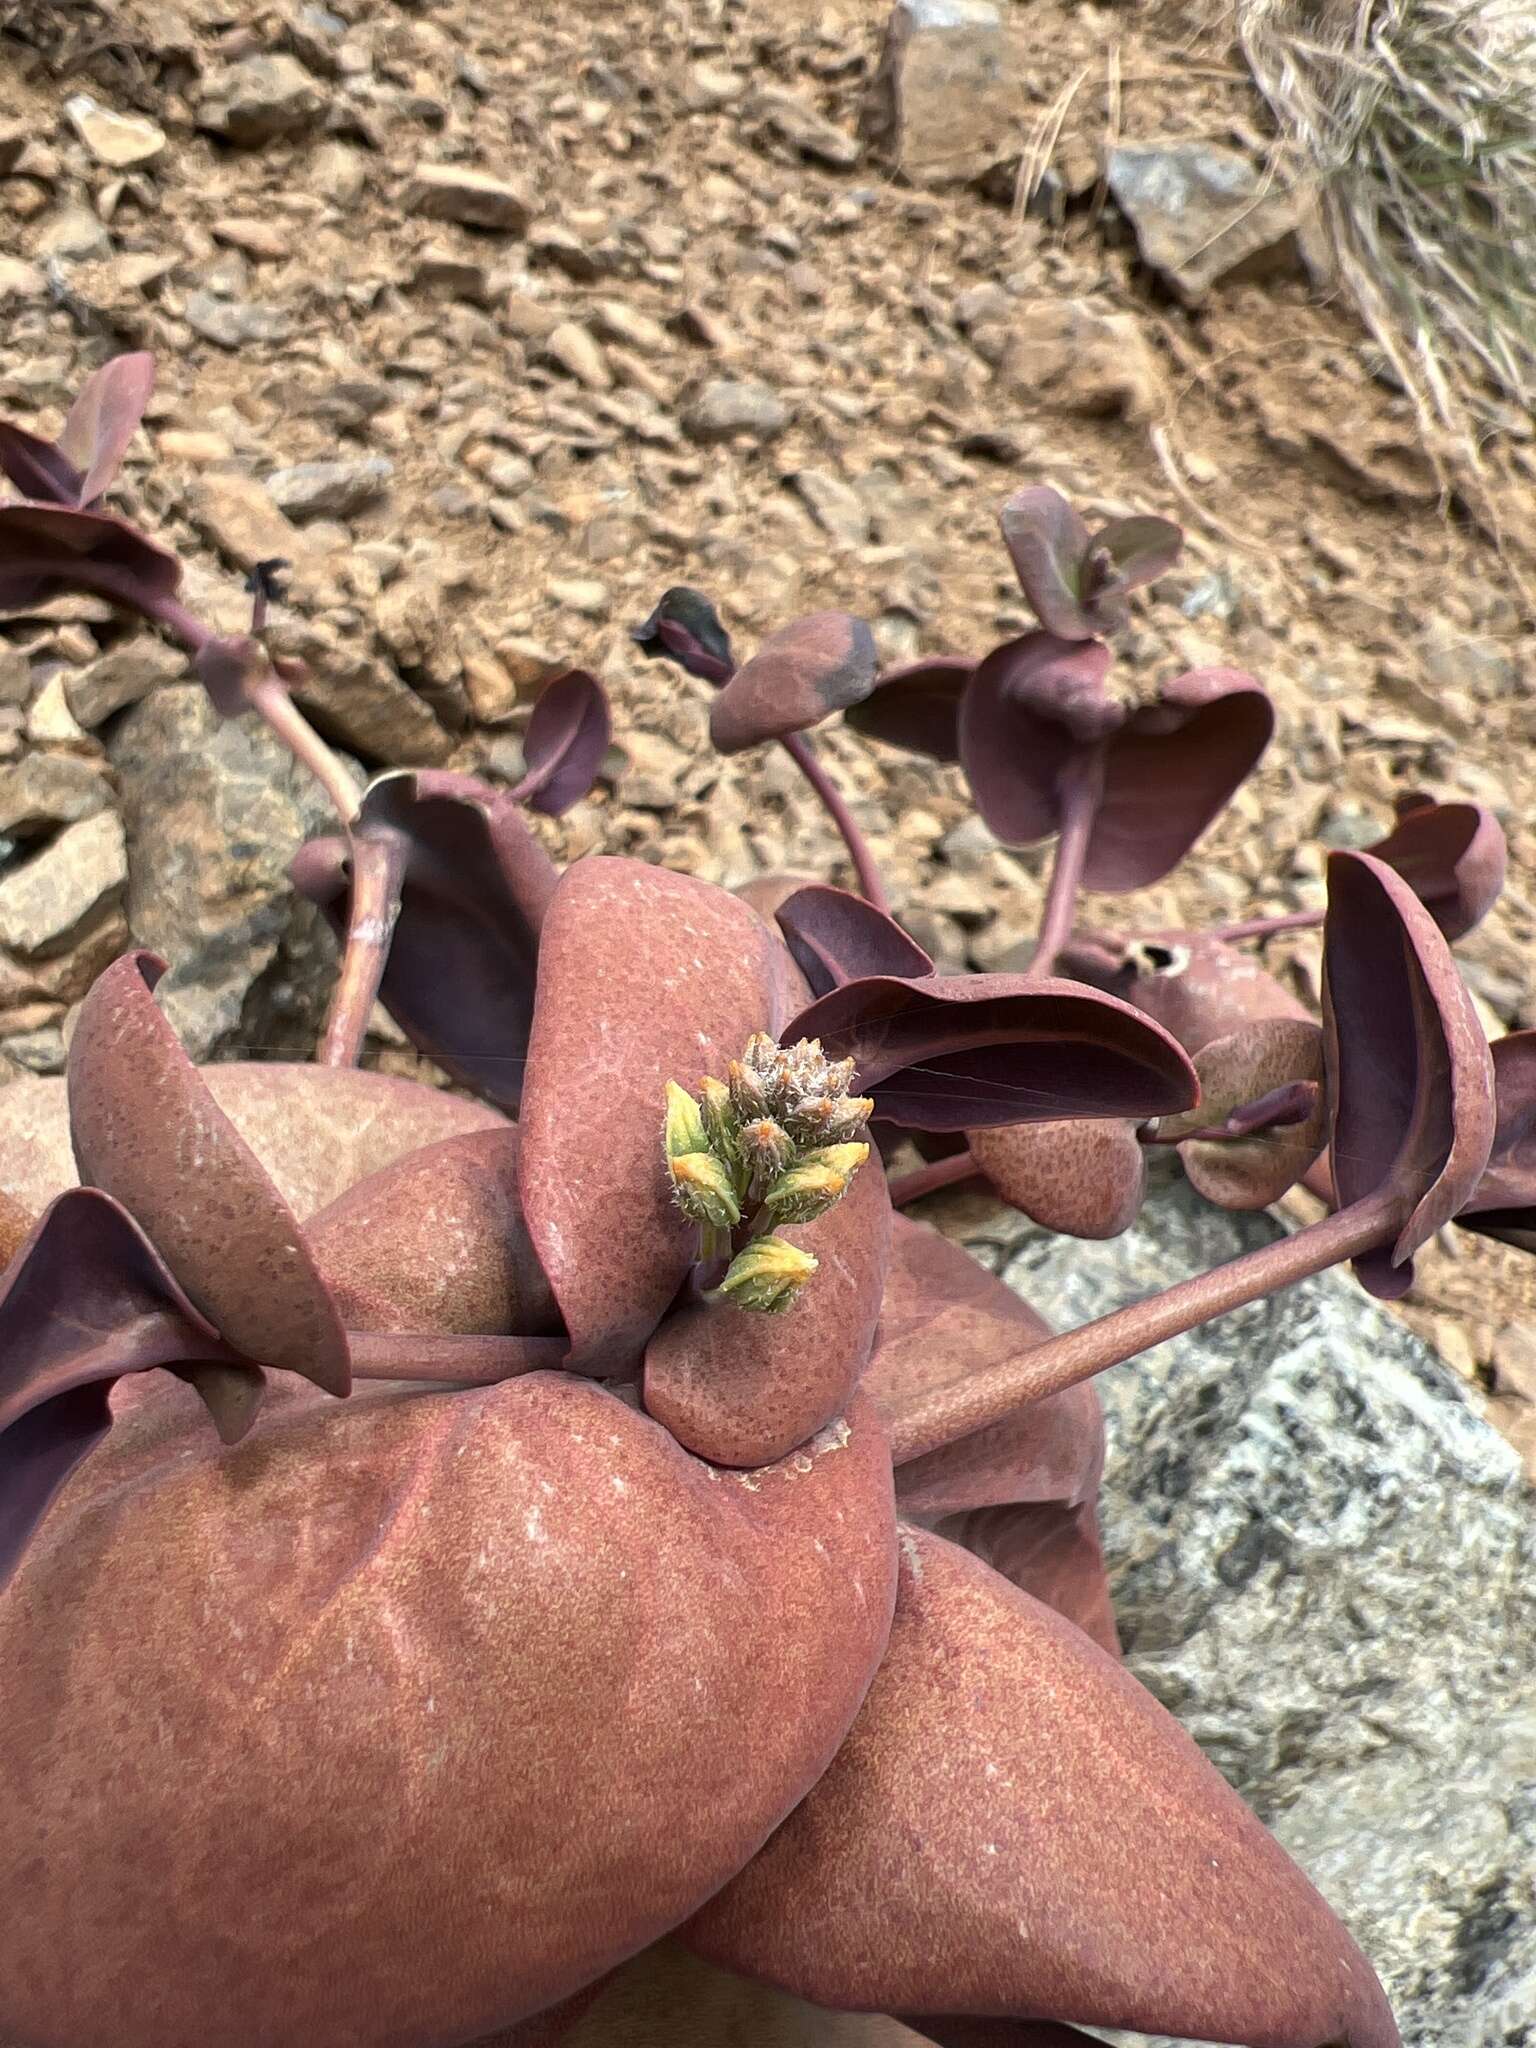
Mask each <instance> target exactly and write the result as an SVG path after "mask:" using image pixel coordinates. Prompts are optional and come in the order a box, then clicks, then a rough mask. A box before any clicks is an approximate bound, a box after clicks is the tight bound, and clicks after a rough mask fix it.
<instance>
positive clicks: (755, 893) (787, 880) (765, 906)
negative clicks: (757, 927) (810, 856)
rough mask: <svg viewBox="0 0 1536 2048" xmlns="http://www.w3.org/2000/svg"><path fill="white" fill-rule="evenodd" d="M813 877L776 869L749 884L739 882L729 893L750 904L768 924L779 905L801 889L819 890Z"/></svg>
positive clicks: (756, 876)
mask: <svg viewBox="0 0 1536 2048" xmlns="http://www.w3.org/2000/svg"><path fill="white" fill-rule="evenodd" d="M820 887H821V884H820V883H819V882H818V881H817V880H816V877H815V876H814V875H803V874H795V873H793V872H792V871H790V870H788V869H784V868H776V869H773V870H771V871H770V872H769V873H768V874H766V875H754V876H753V877H752V879H751V881H750V882H739V883H738V884H737V885H736V887H735V888H734V889H733V890H732V891H731V894H732V895H733V896H735V897H737V898H738V899H739V900H740V901H741V902H743V903H747V904H750V905H751V907H752V908H753V909H754V910H755V911H756V912H757V914H758V916H759V917H761V918H764V919H766V920H767V921H768V922H769V923H770V924H771V923H772V922H773V920H774V919H775V918H776V917H777V916H778V912H779V905H780V904H781V903H787V902H788V901H789V899H790V897H791V896H798V895H799V893H800V891H801V890H802V889H813V888H820Z"/></svg>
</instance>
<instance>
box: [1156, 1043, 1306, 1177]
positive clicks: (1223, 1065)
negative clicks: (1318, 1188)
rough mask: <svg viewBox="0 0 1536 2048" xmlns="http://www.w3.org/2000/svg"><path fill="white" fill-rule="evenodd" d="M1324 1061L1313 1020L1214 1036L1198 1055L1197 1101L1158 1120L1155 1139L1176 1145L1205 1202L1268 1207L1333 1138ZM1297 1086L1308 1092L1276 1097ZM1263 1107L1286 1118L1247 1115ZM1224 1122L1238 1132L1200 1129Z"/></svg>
mask: <svg viewBox="0 0 1536 2048" xmlns="http://www.w3.org/2000/svg"><path fill="white" fill-rule="evenodd" d="M1323 1067H1324V1061H1323V1034H1322V1032H1321V1030H1320V1029H1319V1027H1318V1026H1317V1025H1316V1024H1314V1023H1312V1022H1311V1021H1310V1019H1308V1020H1303V1019H1301V1018H1289V1017H1270V1018H1267V1019H1264V1020H1262V1021H1260V1022H1257V1023H1254V1024H1250V1025H1248V1026H1247V1027H1246V1028H1245V1029H1244V1030H1242V1031H1240V1032H1237V1033H1235V1034H1234V1035H1233V1036H1232V1037H1230V1038H1216V1039H1212V1040H1211V1042H1210V1044H1209V1045H1205V1046H1202V1047H1201V1049H1200V1051H1199V1052H1197V1053H1196V1055H1195V1072H1196V1073H1197V1074H1198V1075H1199V1077H1200V1100H1199V1102H1198V1103H1197V1104H1196V1106H1195V1107H1194V1108H1193V1109H1191V1110H1186V1111H1185V1113H1184V1115H1183V1116H1181V1117H1171V1118H1170V1119H1168V1121H1167V1122H1165V1123H1163V1124H1160V1125H1159V1127H1158V1138H1159V1140H1170V1139H1171V1140H1173V1141H1174V1142H1175V1143H1177V1144H1178V1147H1179V1158H1180V1160H1181V1161H1182V1162H1183V1166H1184V1171H1185V1173H1186V1174H1187V1175H1188V1176H1189V1179H1190V1181H1191V1183H1192V1185H1193V1186H1194V1187H1195V1188H1197V1189H1198V1190H1199V1192H1200V1193H1201V1194H1202V1195H1204V1197H1205V1199H1206V1200H1207V1201H1208V1202H1215V1203H1217V1204H1219V1206H1220V1207H1221V1208H1223V1209H1265V1208H1267V1207H1268V1206H1269V1204H1270V1203H1271V1202H1278V1201H1279V1199H1280V1197H1281V1196H1282V1195H1283V1194H1284V1193H1285V1191H1286V1189H1287V1188H1290V1187H1294V1186H1295V1184H1296V1182H1297V1181H1299V1180H1300V1179H1301V1177H1302V1175H1303V1174H1304V1173H1305V1172H1306V1171H1307V1169H1308V1168H1309V1167H1310V1166H1311V1165H1312V1163H1313V1162H1314V1160H1315V1159H1316V1158H1317V1156H1318V1154H1319V1153H1320V1152H1321V1151H1322V1149H1323V1147H1324V1145H1325V1144H1326V1143H1327V1141H1328V1105H1327V1100H1326V1098H1325V1095H1324V1092H1323V1089H1322V1086H1321V1083H1322V1079H1323ZM1298 1084H1299V1085H1300V1087H1301V1088H1302V1089H1303V1090H1304V1091H1305V1094H1304V1095H1303V1096H1302V1097H1301V1098H1300V1099H1299V1100H1298V1101H1297V1102H1296V1103H1294V1104H1292V1103H1289V1102H1287V1103H1280V1102H1278V1101H1271V1098H1273V1097H1275V1096H1276V1095H1277V1093H1278V1092H1280V1091H1284V1090H1286V1089H1287V1088H1288V1087H1290V1088H1294V1087H1296V1086H1297V1085H1298ZM1260 1105H1267V1106H1268V1107H1269V1109H1270V1110H1271V1111H1273V1112H1280V1113H1281V1114H1282V1119H1283V1120H1280V1121H1276V1120H1274V1116H1273V1115H1254V1114H1245V1112H1252V1111H1254V1110H1256V1109H1258V1108H1259V1107H1260ZM1295 1108H1299V1109H1300V1111H1301V1113H1300V1115H1296V1114H1294V1113H1293V1110H1294V1109H1295ZM1223 1125H1229V1126H1231V1128H1232V1132H1233V1135H1231V1136H1230V1137H1224V1138H1221V1139H1218V1140H1212V1139H1208V1138H1204V1137H1200V1136H1198V1135H1196V1134H1197V1133H1198V1132H1200V1131H1203V1130H1206V1129H1209V1128H1212V1127H1217V1128H1219V1127H1221V1126H1223Z"/></svg>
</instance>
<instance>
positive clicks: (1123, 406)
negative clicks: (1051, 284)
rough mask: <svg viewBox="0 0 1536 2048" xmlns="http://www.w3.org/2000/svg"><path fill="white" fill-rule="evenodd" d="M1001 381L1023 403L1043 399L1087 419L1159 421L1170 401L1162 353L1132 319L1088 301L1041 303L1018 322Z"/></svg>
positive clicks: (1040, 301) (1021, 315)
mask: <svg viewBox="0 0 1536 2048" xmlns="http://www.w3.org/2000/svg"><path fill="white" fill-rule="evenodd" d="M1016 317H1017V320H1018V324H1017V327H1016V329H1015V330H1014V332H1013V335H1012V337H1011V339H1010V344H1009V347H1008V349H1007V351H1006V353H1005V355H1004V357H1003V360H1002V363H1001V364H1000V366H999V370H998V381H999V382H1000V383H1001V384H1002V385H1003V387H1004V388H1005V389H1007V390H1008V391H1010V393H1011V394H1012V395H1014V396H1016V397H1017V398H1019V399H1020V400H1022V401H1025V402H1029V403H1033V401H1034V400H1035V399H1037V398H1038V397H1040V396H1045V397H1047V398H1050V399H1054V400H1056V401H1057V402H1058V403H1059V404H1061V405H1062V406H1064V407H1065V408H1066V410H1067V411H1069V412H1074V413H1081V414H1084V415H1086V416H1087V417H1088V418H1090V419H1092V418H1099V417H1110V416H1114V415H1119V416H1121V417H1123V418H1125V419H1129V420H1134V421H1136V422H1137V423H1138V424H1144V423H1146V422H1147V421H1150V420H1155V419H1156V418H1158V417H1159V415H1160V414H1161V413H1162V412H1163V410H1164V409H1165V405H1166V400H1167V384H1166V379H1165V378H1164V375H1163V369H1162V364H1161V362H1160V361H1159V359H1158V355H1157V352H1156V350H1155V349H1154V348H1153V346H1152V344H1151V342H1150V341H1149V340H1148V339H1147V336H1146V334H1145V332H1144V330H1143V328H1142V325H1141V322H1140V321H1139V320H1138V319H1137V318H1136V316H1135V315H1134V314H1132V313H1106V312H1103V311H1101V310H1100V308H1098V307H1097V306H1094V305H1091V304H1089V302H1088V301H1087V300H1085V299H1058V300H1049V299H1046V300H1039V301H1036V302H1034V303H1032V304H1030V305H1029V307H1028V309H1027V312H1023V313H1021V314H1019V315H1018V316H1016Z"/></svg>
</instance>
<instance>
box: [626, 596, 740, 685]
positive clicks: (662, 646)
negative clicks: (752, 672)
mask: <svg viewBox="0 0 1536 2048" xmlns="http://www.w3.org/2000/svg"><path fill="white" fill-rule="evenodd" d="M629 637H630V639H631V640H633V641H634V643H635V645H636V646H637V647H638V648H639V649H640V651H641V653H642V654H644V655H645V656H646V657H647V658H648V659H649V660H651V661H675V662H676V663H677V665H678V667H679V668H682V669H686V670H687V671H688V673H689V675H691V676H698V677H700V678H701V679H702V680H703V681H704V682H706V683H715V684H720V683H723V682H726V681H728V680H729V678H730V677H731V675H732V674H733V673H734V672H735V668H736V663H735V660H734V658H733V656H732V654H731V642H730V636H729V635H728V634H727V632H726V630H725V628H724V626H722V625H721V623H720V618H719V614H718V613H717V612H716V610H715V608H714V606H713V605H712V604H711V603H710V601H709V599H708V598H707V597H706V596H705V595H704V593H703V592H702V591H701V590H690V589H688V587H687V586H686V585H685V584H681V583H680V584H677V585H676V586H675V587H674V588H673V589H671V590H665V591H663V592H662V594H661V600H660V602H659V603H658V604H657V606H656V609H655V610H654V611H653V612H652V613H651V615H650V617H649V618H648V619H647V620H646V621H645V623H644V625H641V626H636V627H635V628H634V630H633V631H632V632H631V634H630V636H629Z"/></svg>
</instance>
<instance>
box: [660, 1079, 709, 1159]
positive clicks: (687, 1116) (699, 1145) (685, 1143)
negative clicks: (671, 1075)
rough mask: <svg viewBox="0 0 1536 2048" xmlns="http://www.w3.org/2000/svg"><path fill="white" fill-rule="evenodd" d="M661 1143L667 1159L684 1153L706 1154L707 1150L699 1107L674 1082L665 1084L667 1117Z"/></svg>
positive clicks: (707, 1145)
mask: <svg viewBox="0 0 1536 2048" xmlns="http://www.w3.org/2000/svg"><path fill="white" fill-rule="evenodd" d="M661 1141H662V1144H663V1146H664V1147H665V1150H666V1155H667V1157H668V1158H669V1159H676V1158H678V1157H679V1156H680V1155H681V1154H683V1153H685V1152H706V1151H708V1149H709V1139H708V1137H707V1135H706V1134H705V1130H704V1119H703V1117H702V1116H700V1114H699V1105H698V1104H697V1103H696V1102H695V1101H694V1099H693V1097H692V1096H691V1095H690V1094H689V1093H688V1091H687V1089H686V1088H679V1086H678V1085H677V1083H676V1082H675V1081H669V1082H668V1083H667V1115H666V1121H665V1123H664V1124H663V1125H662V1131H661Z"/></svg>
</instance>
